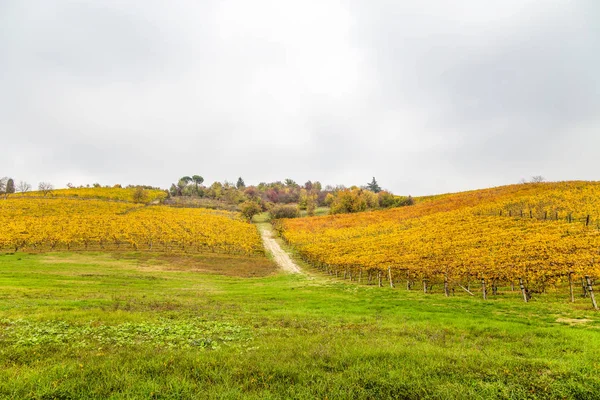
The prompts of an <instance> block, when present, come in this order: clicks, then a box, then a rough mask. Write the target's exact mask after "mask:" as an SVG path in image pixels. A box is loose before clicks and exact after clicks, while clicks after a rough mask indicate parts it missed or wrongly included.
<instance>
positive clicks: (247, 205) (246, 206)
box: [240, 200, 262, 220]
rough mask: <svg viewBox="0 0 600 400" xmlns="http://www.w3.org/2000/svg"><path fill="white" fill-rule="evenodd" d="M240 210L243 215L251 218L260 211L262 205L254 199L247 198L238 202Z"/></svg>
mask: <svg viewBox="0 0 600 400" xmlns="http://www.w3.org/2000/svg"><path fill="white" fill-rule="evenodd" d="M240 211H241V212H242V215H243V216H244V217H246V218H247V219H248V220H251V219H252V217H254V216H255V215H256V214H259V213H261V212H262V207H261V206H260V204H258V203H257V202H256V201H251V200H248V201H245V202H243V203H242V204H240Z"/></svg>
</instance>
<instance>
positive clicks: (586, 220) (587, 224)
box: [585, 214, 590, 226]
mask: <svg viewBox="0 0 600 400" xmlns="http://www.w3.org/2000/svg"><path fill="white" fill-rule="evenodd" d="M589 225H590V215H589V214H588V216H587V217H586V218H585V226H589Z"/></svg>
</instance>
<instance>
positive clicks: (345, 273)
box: [344, 268, 348, 280]
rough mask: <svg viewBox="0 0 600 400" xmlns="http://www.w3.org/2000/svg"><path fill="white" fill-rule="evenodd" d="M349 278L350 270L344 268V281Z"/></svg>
mask: <svg viewBox="0 0 600 400" xmlns="http://www.w3.org/2000/svg"><path fill="white" fill-rule="evenodd" d="M347 276H348V269H346V268H344V280H345V279H346V277H347Z"/></svg>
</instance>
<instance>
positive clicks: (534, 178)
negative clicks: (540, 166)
mask: <svg viewBox="0 0 600 400" xmlns="http://www.w3.org/2000/svg"><path fill="white" fill-rule="evenodd" d="M544 181H546V178H544V177H543V176H541V175H536V176H532V177H531V183H541V182H544Z"/></svg>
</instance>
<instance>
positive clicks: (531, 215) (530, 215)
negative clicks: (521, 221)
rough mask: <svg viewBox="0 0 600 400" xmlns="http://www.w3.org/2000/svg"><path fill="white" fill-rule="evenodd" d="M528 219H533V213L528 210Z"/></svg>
mask: <svg viewBox="0 0 600 400" xmlns="http://www.w3.org/2000/svg"><path fill="white" fill-rule="evenodd" d="M529 218H533V211H532V210H529Z"/></svg>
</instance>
